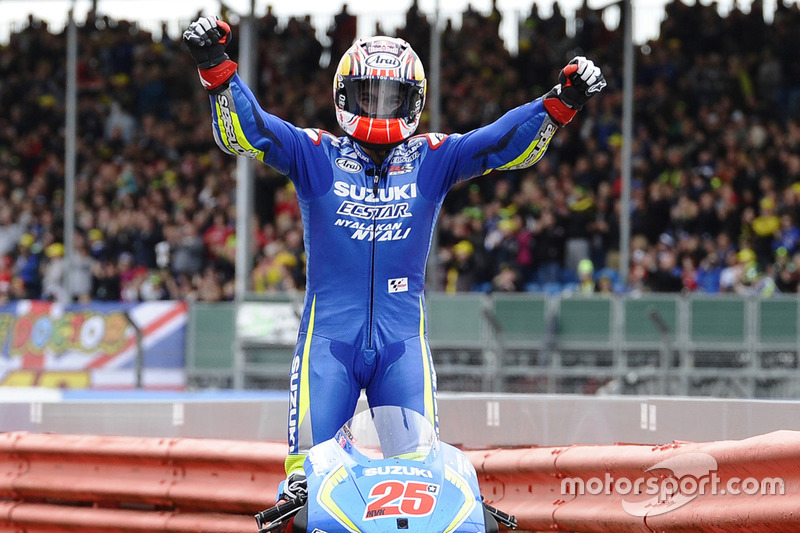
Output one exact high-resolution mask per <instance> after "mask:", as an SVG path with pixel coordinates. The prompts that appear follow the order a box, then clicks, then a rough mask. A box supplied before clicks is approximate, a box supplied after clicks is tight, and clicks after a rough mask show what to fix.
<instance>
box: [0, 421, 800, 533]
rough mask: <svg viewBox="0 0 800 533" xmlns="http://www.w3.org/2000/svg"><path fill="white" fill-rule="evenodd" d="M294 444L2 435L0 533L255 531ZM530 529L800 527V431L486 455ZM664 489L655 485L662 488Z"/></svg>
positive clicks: (501, 504) (482, 463)
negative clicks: (288, 447) (717, 439)
mask: <svg viewBox="0 0 800 533" xmlns="http://www.w3.org/2000/svg"><path fill="white" fill-rule="evenodd" d="M285 452H286V446H285V445H284V444H279V443H264V442H245V441H228V440H214V439H153V438H139V437H109V436H93V435H53V434H34V433H24V432H18V433H6V434H2V435H0V464H2V472H3V475H2V476H0V498H3V500H0V533H5V532H14V533H43V532H50V533H61V532H65V533H66V532H75V531H81V532H84V533H118V532H127V533H134V532H141V533H144V532H156V531H159V532H168V533H189V532H191V533H197V532H204V531H208V532H214V533H240V532H241V533H245V532H247V533H255V522H254V520H253V518H252V514H253V513H255V512H257V511H260V510H261V509H263V508H264V507H266V506H268V504H269V502H271V501H274V498H275V489H276V487H277V484H278V483H279V481H280V480H281V479H282V478H283V461H284V457H285ZM467 455H468V456H469V457H470V459H471V461H472V462H473V464H474V465H475V468H476V470H477V472H478V475H479V478H480V483H481V488H482V491H483V493H484V496H485V497H486V499H487V501H488V502H490V503H492V504H494V505H496V506H497V507H498V508H500V509H502V510H504V511H507V512H511V513H513V514H515V515H516V516H517V518H518V520H519V523H520V527H521V529H522V530H525V531H574V532H587V533H591V532H598V533H599V532H608V531H614V532H623V533H624V532H647V533H654V532H659V533H660V532H673V531H674V532H690V531H691V532H715V533H717V532H719V533H721V532H726V533H728V532H753V533H758V532H767V531H770V532H774V531H780V532H783V531H786V532H792V531H800V525H798V520H797V518H798V510H797V509H800V432H793V431H779V432H776V433H770V434H768V435H762V436H759V437H754V438H751V439H745V440H741V441H723V442H711V443H683V442H676V443H672V444H669V445H666V446H649V445H609V446H571V447H560V448H526V449H513V450H512V449H499V450H473V451H468V452H467ZM651 485H652V488H653V491H652V492H651V491H650V489H651Z"/></svg>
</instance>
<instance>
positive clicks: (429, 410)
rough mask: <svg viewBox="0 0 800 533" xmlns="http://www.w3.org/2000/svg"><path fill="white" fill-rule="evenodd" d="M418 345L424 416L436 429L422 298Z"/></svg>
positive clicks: (420, 301) (420, 300)
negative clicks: (420, 361) (420, 353)
mask: <svg viewBox="0 0 800 533" xmlns="http://www.w3.org/2000/svg"><path fill="white" fill-rule="evenodd" d="M419 345H420V348H421V352H422V368H423V372H422V374H423V379H424V380H425V381H424V391H423V394H425V416H426V417H428V420H430V422H431V424H433V425H434V427H436V419H435V413H434V406H433V383H432V382H431V374H432V372H431V361H430V357H429V354H428V346H427V344H425V306H423V305H422V298H420V299H419Z"/></svg>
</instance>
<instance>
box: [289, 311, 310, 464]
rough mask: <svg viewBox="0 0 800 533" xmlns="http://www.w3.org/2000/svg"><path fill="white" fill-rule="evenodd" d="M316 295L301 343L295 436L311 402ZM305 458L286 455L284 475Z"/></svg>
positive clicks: (298, 455) (301, 455)
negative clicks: (304, 337) (304, 338)
mask: <svg viewBox="0 0 800 533" xmlns="http://www.w3.org/2000/svg"><path fill="white" fill-rule="evenodd" d="M316 308H317V297H316V295H315V296H314V299H313V300H311V316H310V317H309V319H308V331H307V332H306V341H305V343H304V344H303V361H302V363H301V365H302V366H301V368H300V398H298V400H297V435H298V436H297V438H298V439H299V438H300V425H301V424H302V423H303V420H304V419H305V417H306V414H307V413H308V408H309V406H310V404H311V400H310V399H309V391H308V368H309V366H310V365H311V359H310V355H311V336H312V335H313V334H314V315H315V314H316V313H315V312H316ZM305 459H306V454H294V455H289V456H287V457H286V461H285V462H284V464H283V468H284V470H286V475H287V476H288V475H289V474H291V473H292V472H296V471H300V470H302V469H303V461H305Z"/></svg>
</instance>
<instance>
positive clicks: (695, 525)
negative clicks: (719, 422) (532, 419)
mask: <svg viewBox="0 0 800 533" xmlns="http://www.w3.org/2000/svg"><path fill="white" fill-rule="evenodd" d="M467 455H468V456H469V457H470V459H471V461H472V462H473V464H475V467H476V469H477V470H478V475H479V477H480V482H481V488H482V491H483V492H484V494H485V496H486V498H487V500H489V501H491V502H494V505H496V506H497V507H499V508H501V509H503V510H505V511H506V512H510V513H513V514H515V515H516V516H517V519H518V521H519V524H520V528H521V529H527V530H533V531H575V532H582V533H584V532H585V533H593V532H597V533H600V532H604V533H605V532H608V531H614V532H615V533H624V532H647V533H653V532H678V531H680V532H689V531H691V532H715V533H716V532H719V533H722V532H725V533H731V532H742V533H744V532H749V533H758V532H768V531H769V532H771V533H772V532H775V531H781V532H798V531H800V511H799V509H800V432H796V431H777V432H774V433H769V434H766V435H762V436H758V437H753V438H749V439H744V440H740V441H721V442H710V443H687V442H674V443H672V444H669V445H665V446H644V445H609V446H572V447H564V448H532V449H525V450H487V451H468V452H467Z"/></svg>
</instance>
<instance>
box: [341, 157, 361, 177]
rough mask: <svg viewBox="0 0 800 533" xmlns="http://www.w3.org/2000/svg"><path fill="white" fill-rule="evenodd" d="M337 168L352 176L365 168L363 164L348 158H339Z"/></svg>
mask: <svg viewBox="0 0 800 533" xmlns="http://www.w3.org/2000/svg"><path fill="white" fill-rule="evenodd" d="M336 166H337V167H339V168H341V169H342V170H344V171H345V172H349V173H351V174H356V173H358V172H361V169H362V168H363V167H362V166H361V163H359V162H358V161H353V160H352V159H347V158H346V157H339V158H337V159H336Z"/></svg>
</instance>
